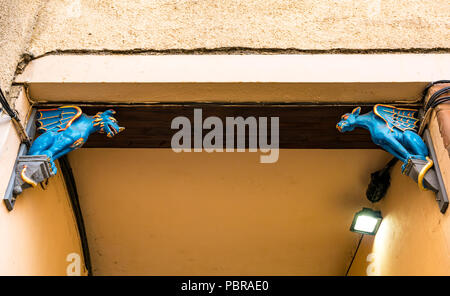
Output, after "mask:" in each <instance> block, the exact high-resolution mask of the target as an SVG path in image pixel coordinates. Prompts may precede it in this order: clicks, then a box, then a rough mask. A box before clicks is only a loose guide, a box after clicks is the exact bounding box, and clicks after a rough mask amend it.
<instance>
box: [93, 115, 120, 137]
mask: <svg viewBox="0 0 450 296" xmlns="http://www.w3.org/2000/svg"><path fill="white" fill-rule="evenodd" d="M114 114H116V111H114V110H111V109H109V110H106V111H105V112H99V113H97V114H96V115H94V116H93V119H94V127H95V128H97V130H98V131H99V132H100V133H106V135H107V136H108V137H109V138H112V137H113V136H115V135H117V134H118V133H120V132H121V131H123V130H124V129H125V128H124V127H121V126H119V125H118V123H117V120H116V119H115V118H114V117H112V116H113V115H114Z"/></svg>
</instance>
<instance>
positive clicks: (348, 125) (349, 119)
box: [336, 107, 361, 133]
mask: <svg viewBox="0 0 450 296" xmlns="http://www.w3.org/2000/svg"><path fill="white" fill-rule="evenodd" d="M359 112H361V107H357V108H355V109H353V111H352V112H351V113H345V114H344V115H342V117H341V121H339V122H338V123H337V124H336V129H337V130H338V131H340V132H341V133H345V132H350V131H352V130H354V129H355V123H356V118H357V117H358V116H359Z"/></svg>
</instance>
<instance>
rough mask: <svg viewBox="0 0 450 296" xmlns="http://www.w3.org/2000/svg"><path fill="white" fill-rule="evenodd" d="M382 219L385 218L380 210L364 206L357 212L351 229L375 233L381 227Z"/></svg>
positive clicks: (358, 231) (364, 232)
mask: <svg viewBox="0 0 450 296" xmlns="http://www.w3.org/2000/svg"><path fill="white" fill-rule="evenodd" d="M381 220H383V218H382V217H381V212H380V211H374V210H372V209H369V208H363V209H362V210H361V211H359V212H358V213H356V214H355V217H354V218H353V222H352V226H351V227H350V231H353V232H357V233H362V234H368V235H375V234H376V233H377V231H378V228H379V227H380V224H381Z"/></svg>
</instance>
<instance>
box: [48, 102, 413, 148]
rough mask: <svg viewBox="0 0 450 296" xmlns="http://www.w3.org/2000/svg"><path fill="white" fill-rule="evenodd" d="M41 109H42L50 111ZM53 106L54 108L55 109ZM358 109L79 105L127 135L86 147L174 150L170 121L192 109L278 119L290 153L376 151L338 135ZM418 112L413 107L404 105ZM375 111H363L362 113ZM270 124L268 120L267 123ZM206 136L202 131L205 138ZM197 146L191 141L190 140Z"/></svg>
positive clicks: (366, 141) (94, 138) (99, 137)
mask: <svg viewBox="0 0 450 296" xmlns="http://www.w3.org/2000/svg"><path fill="white" fill-rule="evenodd" d="M48 106H49V105H47V106H44V105H43V106H42V107H48ZM52 106H54V105H52ZM357 106H358V105H356V104H355V105H295V104H285V105H280V104H277V105H275V104H236V105H233V104H217V103H211V104H206V103H205V104H198V103H196V104H171V105H160V104H155V105H121V106H120V105H119V106H106V105H102V106H100V105H89V106H81V108H82V110H83V112H84V113H86V114H88V115H94V114H96V113H97V112H102V111H105V110H107V109H114V110H115V111H116V112H117V113H116V115H115V118H116V119H117V120H118V121H119V124H120V126H124V127H126V130H125V131H123V132H122V133H120V134H119V135H117V136H115V137H114V138H112V139H110V138H107V137H106V136H105V135H104V134H94V135H91V136H90V137H89V140H88V141H87V143H86V144H85V145H84V146H83V147H84V148H94V147H95V148H170V143H171V138H172V136H173V135H174V134H175V133H176V130H172V129H171V128H170V126H171V122H172V119H174V118H175V117H177V116H185V117H188V118H190V119H191V123H192V125H193V122H194V121H193V117H194V109H195V108H201V109H202V112H203V119H205V118H206V117H208V116H217V117H219V118H221V119H222V120H223V122H224V123H225V117H227V116H231V117H237V116H242V117H244V118H246V117H249V116H254V117H256V118H258V117H268V118H270V117H274V116H275V117H279V123H280V126H279V135H280V148H287V149H294V148H296V149H376V148H378V146H376V145H374V144H373V143H372V141H371V139H370V135H369V133H368V132H367V131H366V130H364V129H355V130H354V131H352V132H348V133H344V134H342V133H339V132H338V131H337V130H336V127H335V126H336V123H337V122H338V121H339V120H340V117H341V116H342V115H343V114H344V113H347V112H351V111H352V110H353V108H355V107H357ZM403 107H410V108H411V107H414V106H410V105H409V106H403ZM370 110H371V106H363V107H362V113H364V112H368V111H370ZM268 121H269V122H270V120H268ZM206 133H207V131H204V132H203V135H205V134H206ZM192 143H193V140H192Z"/></svg>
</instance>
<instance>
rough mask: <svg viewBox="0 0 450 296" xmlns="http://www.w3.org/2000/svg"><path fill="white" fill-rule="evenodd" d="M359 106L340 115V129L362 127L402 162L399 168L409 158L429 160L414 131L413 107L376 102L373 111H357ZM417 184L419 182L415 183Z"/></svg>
mask: <svg viewBox="0 0 450 296" xmlns="http://www.w3.org/2000/svg"><path fill="white" fill-rule="evenodd" d="M360 112H361V107H357V108H355V109H353V111H352V112H351V113H346V114H344V115H342V117H341V121H339V122H338V123H337V125H336V128H337V129H338V131H340V132H342V133H344V132H349V131H352V130H354V129H355V127H362V128H365V129H367V130H369V132H370V135H371V137H372V141H373V142H374V143H375V144H376V145H378V146H381V147H382V148H383V149H384V150H386V151H387V152H389V153H391V154H392V155H394V156H395V157H397V158H398V159H400V160H401V161H402V162H403V165H402V172H404V170H405V167H406V165H407V164H408V161H409V160H410V159H413V158H416V159H421V160H425V161H428V162H429V163H430V162H432V161H431V159H429V158H428V148H427V146H426V145H425V143H424V141H423V140H422V138H421V137H420V136H419V135H418V134H417V132H416V131H417V122H418V121H419V120H418V119H417V118H416V117H415V115H416V113H417V111H416V110H412V109H403V108H396V107H394V106H389V105H382V104H377V105H375V106H374V108H373V111H371V112H369V113H366V114H363V115H360ZM419 186H420V184H419Z"/></svg>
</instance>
